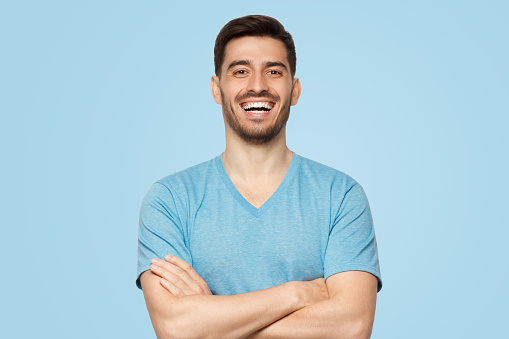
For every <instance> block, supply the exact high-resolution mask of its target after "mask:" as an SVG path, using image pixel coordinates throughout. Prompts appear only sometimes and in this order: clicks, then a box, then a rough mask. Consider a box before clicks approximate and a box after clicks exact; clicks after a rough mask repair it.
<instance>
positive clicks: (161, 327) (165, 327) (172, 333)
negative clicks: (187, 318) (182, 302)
mask: <svg viewBox="0 0 509 339" xmlns="http://www.w3.org/2000/svg"><path fill="white" fill-rule="evenodd" d="M154 330H155V331H156V336H157V339H175V338H194V336H193V334H192V333H189V329H187V331H185V330H183V326H182V325H181V321H180V320H178V319H165V320H163V321H161V322H160V323H159V324H158V325H157V326H154Z"/></svg>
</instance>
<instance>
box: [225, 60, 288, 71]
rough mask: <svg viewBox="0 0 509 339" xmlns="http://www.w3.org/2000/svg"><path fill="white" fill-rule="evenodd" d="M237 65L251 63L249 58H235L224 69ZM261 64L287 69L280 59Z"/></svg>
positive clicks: (248, 64)
mask: <svg viewBox="0 0 509 339" xmlns="http://www.w3.org/2000/svg"><path fill="white" fill-rule="evenodd" d="M238 65H244V66H250V65H251V60H235V61H232V62H231V63H230V65H228V68H227V69H226V70H229V69H231V68H233V67H235V66H238ZM263 66H265V67H275V66H277V67H281V68H284V70H285V71H287V70H288V68H287V67H286V65H285V64H284V63H282V62H280V61H266V62H264V63H263Z"/></svg>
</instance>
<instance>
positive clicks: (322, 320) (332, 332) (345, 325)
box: [247, 298, 373, 339]
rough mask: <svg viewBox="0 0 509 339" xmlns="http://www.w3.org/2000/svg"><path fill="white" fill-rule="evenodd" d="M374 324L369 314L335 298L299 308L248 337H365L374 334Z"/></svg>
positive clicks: (261, 338) (262, 338)
mask: <svg viewBox="0 0 509 339" xmlns="http://www.w3.org/2000/svg"><path fill="white" fill-rule="evenodd" d="M372 326H373V323H372V321H370V318H369V317H366V315H365V314H361V313H356V312H352V311H351V309H349V308H348V307H347V306H346V305H341V301H340V300H338V299H337V298H333V299H329V300H324V301H322V302H319V303H316V304H313V305H310V306H307V307H305V308H302V309H299V310H298V311H295V312H293V313H291V314H289V315H287V316H286V317H284V318H282V319H280V320H278V321H276V322H274V323H272V324H271V325H269V326H267V327H265V328H263V329H261V330H259V331H257V332H255V333H253V334H252V335H250V336H248V337H247V338H249V339H255V338H256V339H266V338H278V339H282V338H292V339H298V338H306V339H310V338H340V339H345V338H349V339H350V338H355V339H364V338H369V337H370V335H371V328H372Z"/></svg>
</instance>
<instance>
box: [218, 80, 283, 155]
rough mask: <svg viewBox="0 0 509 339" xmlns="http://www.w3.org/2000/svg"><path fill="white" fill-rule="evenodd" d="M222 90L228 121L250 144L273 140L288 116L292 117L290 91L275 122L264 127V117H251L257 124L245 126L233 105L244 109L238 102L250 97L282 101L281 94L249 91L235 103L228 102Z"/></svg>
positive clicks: (225, 116) (260, 143) (224, 113)
mask: <svg viewBox="0 0 509 339" xmlns="http://www.w3.org/2000/svg"><path fill="white" fill-rule="evenodd" d="M220 91H221V101H222V106H223V116H224V119H225V121H226V123H227V124H228V126H230V128H231V129H232V130H233V131H234V132H235V134H237V135H238V136H239V137H240V138H241V139H242V140H244V141H245V142H247V143H248V144H251V145H264V144H267V143H269V142H271V141H272V140H274V138H276V137H277V136H278V135H279V133H280V132H281V130H282V129H283V127H284V126H285V125H286V122H287V121H288V118H289V117H290V106H291V105H290V103H291V97H292V95H291V94H292V93H290V96H289V98H288V100H287V101H286V102H284V103H283V105H282V106H281V109H280V110H279V115H278V116H277V117H276V121H275V122H274V124H272V125H270V126H267V127H264V126H263V125H262V123H263V121H264V119H251V122H254V124H255V126H252V127H248V126H245V125H243V124H242V121H241V119H240V118H239V117H238V116H237V115H235V107H234V106H233V105H236V107H237V109H242V108H241V107H240V105H238V104H237V102H240V100H244V99H248V98H270V99H272V100H274V101H275V102H280V100H279V96H275V95H272V94H270V93H267V92H261V93H259V94H254V93H247V94H245V95H243V96H241V97H239V98H238V99H237V100H235V101H234V102H233V103H231V102H230V103H228V102H227V101H226V99H225V96H224V93H223V91H222V90H221V89H220ZM292 92H293V89H292ZM273 109H274V108H273Z"/></svg>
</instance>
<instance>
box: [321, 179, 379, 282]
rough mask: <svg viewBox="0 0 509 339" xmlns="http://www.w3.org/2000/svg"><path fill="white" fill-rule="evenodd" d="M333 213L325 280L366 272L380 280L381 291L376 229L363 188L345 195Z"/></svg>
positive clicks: (326, 252) (353, 186)
mask: <svg viewBox="0 0 509 339" xmlns="http://www.w3.org/2000/svg"><path fill="white" fill-rule="evenodd" d="M332 196H333V197H334V194H333V195H332ZM337 198H340V197H337ZM331 214H332V215H331V220H332V226H331V230H330V234H329V240H328V244H327V249H326V251H325V260H324V278H325V279H327V278H328V277H329V276H331V275H333V274H336V273H340V272H345V271H365V272H369V273H371V274H373V275H374V276H376V277H377V279H378V291H380V290H381V288H382V279H381V275H380V265H379V261H378V248H377V244H376V237H375V229H374V227H373V219H372V217H371V211H370V208H369V203H368V200H367V198H366V195H365V193H364V190H363V189H362V187H361V186H360V185H359V184H357V183H354V184H353V185H352V186H351V187H350V188H349V189H348V190H347V191H346V193H345V194H344V196H343V199H342V201H341V204H340V205H339V209H337V210H336V211H335V212H334V211H331Z"/></svg>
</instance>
